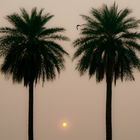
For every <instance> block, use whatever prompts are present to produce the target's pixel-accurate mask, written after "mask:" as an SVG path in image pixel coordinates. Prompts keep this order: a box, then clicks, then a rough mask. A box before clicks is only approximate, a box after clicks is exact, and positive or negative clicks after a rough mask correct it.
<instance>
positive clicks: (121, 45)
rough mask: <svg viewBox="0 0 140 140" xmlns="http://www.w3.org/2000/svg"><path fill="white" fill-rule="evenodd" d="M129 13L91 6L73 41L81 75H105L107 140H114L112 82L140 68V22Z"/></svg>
mask: <svg viewBox="0 0 140 140" xmlns="http://www.w3.org/2000/svg"><path fill="white" fill-rule="evenodd" d="M130 13H131V10H129V9H123V10H118V6H117V5H116V4H113V5H112V6H111V7H108V6H107V5H104V6H103V7H102V8H101V9H94V8H93V9H91V11H90V16H86V15H82V18H83V19H84V20H85V21H86V23H85V24H83V25H82V26H81V28H80V29H81V30H80V35H81V37H79V38H78V39H76V40H75V41H74V43H73V44H74V47H76V52H75V54H74V59H75V58H79V59H78V63H77V67H76V69H77V70H78V71H79V72H80V74H81V75H83V74H84V73H86V72H88V74H89V77H92V76H93V75H96V80H97V82H100V81H102V80H103V79H104V77H105V78H106V94H107V95H106V140H112V118H111V114H112V113H111V112H112V111H111V102H112V82H113V81H114V83H115V84H116V80H117V79H119V78H120V79H121V81H123V79H125V80H134V76H133V68H140V61H139V58H138V57H137V55H136V51H137V50H138V51H140V45H139V44H138V42H137V40H138V39H140V34H139V33H138V32H136V31H135V29H136V28H138V25H139V23H140V22H139V20H136V19H135V18H134V17H130V16H129V14H130Z"/></svg>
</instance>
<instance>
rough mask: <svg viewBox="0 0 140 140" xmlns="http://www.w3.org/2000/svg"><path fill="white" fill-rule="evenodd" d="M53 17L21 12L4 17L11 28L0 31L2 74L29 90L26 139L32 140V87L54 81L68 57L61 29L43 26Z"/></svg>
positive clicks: (35, 12) (3, 28)
mask: <svg viewBox="0 0 140 140" xmlns="http://www.w3.org/2000/svg"><path fill="white" fill-rule="evenodd" d="M52 17H53V15H51V14H49V13H47V14H44V13H43V9H41V10H39V11H38V10H37V8H33V9H32V11H31V14H28V12H27V11H26V10H25V9H24V8H23V9H21V13H20V14H18V13H13V14H11V15H8V16H7V20H8V22H9V23H10V24H11V27H2V28H0V33H1V36H0V54H1V55H2V56H3V57H4V62H3V63H2V67H1V71H2V73H4V74H6V75H12V79H13V82H18V83H21V82H23V83H24V86H25V87H29V116H28V117H29V118H28V139H29V140H33V139H34V138H33V87H34V85H35V84H37V82H38V81H39V80H42V81H43V82H45V80H54V79H55V77H56V74H57V73H58V74H59V73H60V71H61V70H62V69H63V68H64V55H68V53H67V52H66V51H65V50H64V49H63V48H62V46H61V45H60V44H58V42H56V41H58V40H63V41H64V40H68V38H67V37H66V36H64V35H62V34H61V33H62V32H64V31H65V29H64V28H60V27H55V28H49V27H48V26H47V27H46V26H45V25H46V24H47V23H48V21H49V20H50V19H52Z"/></svg>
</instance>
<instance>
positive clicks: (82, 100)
mask: <svg viewBox="0 0 140 140" xmlns="http://www.w3.org/2000/svg"><path fill="white" fill-rule="evenodd" d="M113 2H114V0H82V1H81V0H31V1H29V0H11V1H9V0H0V26H5V25H7V21H6V20H5V19H4V17H5V16H6V15H7V14H11V13H13V12H19V8H22V7H24V8H25V9H27V10H29V11H30V10H31V9H32V8H33V7H35V6H36V7H38V8H44V9H45V10H44V12H50V13H51V14H54V15H55V17H54V18H53V19H52V21H50V22H49V24H50V25H51V26H62V27H64V28H66V29H67V31H66V35H67V36H68V37H70V39H71V42H67V43H65V44H63V45H64V46H65V49H66V50H67V51H68V52H69V53H70V55H71V56H72V54H73V52H74V49H73V47H72V41H73V40H74V39H75V38H76V37H78V31H77V30H76V25H77V24H81V23H83V20H82V19H81V17H80V16H79V15H80V14H88V13H89V10H90V9H91V7H94V8H99V7H101V6H102V4H103V3H105V4H109V5H110V4H112V3H113ZM116 3H117V4H118V5H119V8H126V7H128V8H130V9H132V10H133V14H132V16H135V17H136V18H138V19H140V1H139V0H131V1H130V0H125V1H124V0H116ZM74 64H75V63H72V61H71V59H70V58H67V59H66V69H65V71H64V72H62V73H61V75H60V76H58V77H57V79H56V80H55V81H53V82H46V83H45V84H44V87H42V83H40V84H38V85H37V86H36V89H35V100H34V101H35V102H34V103H35V104H34V108H35V110H34V112H35V113H34V120H35V121H34V123H35V127H34V128H35V140H104V139H105V97H106V96H105V95H106V94H105V92H106V91H105V81H103V82H101V83H99V84H97V83H96V81H95V78H92V79H90V80H89V78H88V75H85V76H83V77H80V76H79V73H78V72H77V71H75V65H74ZM135 78H136V79H135V82H123V83H121V82H120V81H118V82H117V86H116V87H113V107H112V109H113V140H139V139H140V73H138V72H135ZM27 113H28V89H26V88H24V87H23V85H22V84H20V85H19V84H13V83H12V80H11V79H9V80H6V79H5V77H4V76H3V75H1V76H0V139H1V140H9V139H10V140H26V139H27ZM63 120H64V121H65V120H66V121H68V122H69V124H70V127H68V129H65V130H64V129H61V126H60V123H61V122H62V121H63Z"/></svg>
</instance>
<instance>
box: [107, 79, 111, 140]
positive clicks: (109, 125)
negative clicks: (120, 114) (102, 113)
mask: <svg viewBox="0 0 140 140" xmlns="http://www.w3.org/2000/svg"><path fill="white" fill-rule="evenodd" d="M106 140H112V81H111V79H110V80H107V95H106Z"/></svg>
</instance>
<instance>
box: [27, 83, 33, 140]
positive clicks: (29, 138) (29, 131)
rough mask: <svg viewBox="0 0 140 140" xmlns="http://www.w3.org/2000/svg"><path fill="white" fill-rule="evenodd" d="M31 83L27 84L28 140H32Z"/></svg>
mask: <svg viewBox="0 0 140 140" xmlns="http://www.w3.org/2000/svg"><path fill="white" fill-rule="evenodd" d="M33 100H34V96H33V82H30V84H29V110H28V111H29V112H28V140H33V139H34V137H33Z"/></svg>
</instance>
